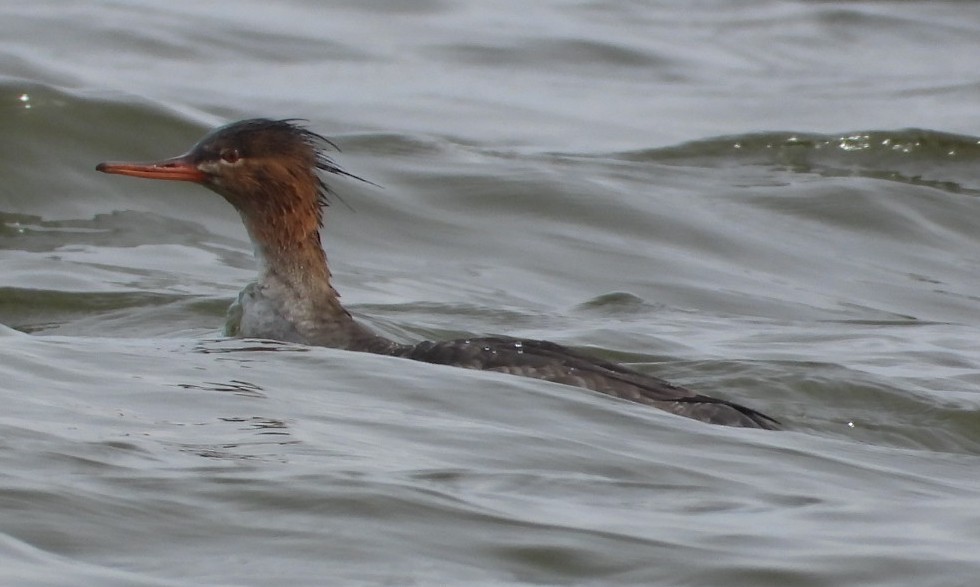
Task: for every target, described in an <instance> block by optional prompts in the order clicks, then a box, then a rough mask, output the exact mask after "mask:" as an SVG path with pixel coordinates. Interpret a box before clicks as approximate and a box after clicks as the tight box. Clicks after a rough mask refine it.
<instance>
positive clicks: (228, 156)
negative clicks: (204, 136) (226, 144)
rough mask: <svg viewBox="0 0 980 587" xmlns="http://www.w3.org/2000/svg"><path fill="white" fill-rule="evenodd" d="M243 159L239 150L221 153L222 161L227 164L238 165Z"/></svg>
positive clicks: (228, 150) (226, 150)
mask: <svg viewBox="0 0 980 587" xmlns="http://www.w3.org/2000/svg"><path fill="white" fill-rule="evenodd" d="M241 158H242V155H241V153H239V152H238V149H225V150H224V151H222V152H221V160H222V161H224V162H225V163H236V162H237V161H238V160H239V159H241Z"/></svg>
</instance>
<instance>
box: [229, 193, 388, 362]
mask: <svg viewBox="0 0 980 587" xmlns="http://www.w3.org/2000/svg"><path fill="white" fill-rule="evenodd" d="M304 195H306V196H307V197H305V198H299V197H297V198H295V199H292V200H291V201H285V202H284V201H283V200H282V199H276V200H272V199H261V200H253V201H251V202H250V203H249V204H248V205H240V206H236V207H238V208H239V212H240V213H241V216H242V220H243V222H244V223H245V227H246V228H247V229H248V233H249V236H250V237H251V239H252V243H253V245H254V246H255V256H256V259H257V261H258V264H259V267H258V269H259V279H258V286H259V288H260V290H261V291H262V295H263V297H264V298H265V299H266V300H268V301H270V302H271V303H272V304H273V305H274V306H275V311H276V312H277V313H278V314H279V315H280V316H281V318H282V319H283V320H285V321H286V322H288V323H289V325H290V326H291V327H292V330H294V331H295V332H296V334H297V338H298V339H299V340H298V341H297V342H302V343H305V344H311V345H316V346H329V347H336V348H345V349H350V350H361V351H368V352H377V353H390V352H392V351H393V349H394V348H396V347H397V344H396V343H394V342H392V341H389V340H387V339H385V338H383V337H381V336H378V335H376V334H374V333H372V332H371V331H370V330H368V329H367V328H365V327H364V326H362V325H360V324H358V323H357V322H355V321H354V319H353V318H352V317H351V315H350V313H349V312H348V311H347V310H346V309H344V307H343V306H342V305H341V304H340V296H339V295H338V294H337V291H336V290H335V289H334V288H333V286H332V285H331V283H330V269H329V267H328V266H327V257H326V254H325V253H324V252H323V248H322V246H321V245H320V209H319V206H318V204H317V200H316V199H315V193H314V194H304ZM310 196H313V197H310Z"/></svg>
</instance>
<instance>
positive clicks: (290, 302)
mask: <svg viewBox="0 0 980 587" xmlns="http://www.w3.org/2000/svg"><path fill="white" fill-rule="evenodd" d="M328 144H330V143H329V141H327V139H325V138H323V137H321V136H320V135H317V134H315V133H313V132H311V131H309V130H307V129H305V128H303V127H301V126H298V125H296V124H294V123H293V122H291V121H285V120H266V119H254V120H245V121H241V122H237V123H233V124H230V125H227V126H224V127H221V128H219V129H216V130H214V131H212V132H211V133H209V134H208V135H206V136H205V137H204V138H203V139H201V141H200V142H198V143H197V144H196V145H195V146H194V147H193V148H192V149H191V150H190V151H189V152H188V153H187V154H185V155H182V156H180V157H176V158H173V159H168V160H165V161H160V162H155V163H101V164H99V166H98V167H97V169H98V170H99V171H103V172H106V173H115V174H120V175H129V176H135V177H145V178H151V179H170V180H178V181H191V182H195V183H199V184H202V185H204V186H205V187H208V188H210V189H212V190H213V191H215V192H217V193H218V194H220V195H221V196H223V197H224V198H225V199H226V200H227V201H228V202H229V203H230V204H232V206H234V207H235V208H236V209H237V210H238V212H239V214H240V215H241V217H242V222H243V223H244V225H245V228H246V229H247V230H248V233H249V236H250V238H251V240H252V243H253V244H254V246H255V254H256V258H257V260H258V266H259V267H258V269H259V275H258V279H257V281H256V282H255V283H252V284H250V285H248V286H247V287H246V288H245V289H244V290H243V291H242V293H241V294H240V295H239V299H238V302H237V304H236V306H235V307H233V316H232V320H231V322H230V325H231V326H230V328H229V334H232V335H236V336H243V337H249V338H268V339H273V340H282V341H288V342H297V343H302V344H309V345H317V346H328V347H335V348H343V349H348V350H353V351H362V352H370V353H377V354H383V355H390V356H396V357H404V358H408V359H413V360H417V361H424V362H428V363H438V364H444V365H453V366H457V367H463V368H468V369H481V370H485V371H496V372H500V373H510V374H513V375H520V376H525V377H534V378H537V379H543V380H546V381H553V382H556V383H563V384H567V385H573V386H576V387H583V388H586V389H591V390H594V391H597V392H601V393H605V394H608V395H612V396H615V397H618V398H621V399H625V400H629V401H633V402H637V403H641V404H646V405H650V406H654V407H657V408H660V409H662V410H666V411H668V412H672V413H675V414H678V415H682V416H686V417H689V418H694V419H697V420H701V421H704V422H710V423H714V424H723V425H728V426H743V427H747V428H766V429H774V428H776V427H778V423H777V422H776V421H775V420H774V419H772V418H770V417H768V416H766V415H764V414H762V413H760V412H757V411H755V410H752V409H750V408H746V407H744V406H741V405H738V404H735V403H733V402H728V401H725V400H720V399H715V398H712V397H708V396H704V395H700V394H698V393H695V392H693V391H691V390H688V389H685V388H683V387H679V386H676V385H673V384H671V383H668V382H666V381H664V380H662V379H658V378H656V377H651V376H649V375H644V374H642V373H639V372H637V371H634V370H631V369H628V368H626V367H623V366H621V365H618V364H615V363H611V362H607V361H602V360H600V359H596V358H594V357H590V356H587V355H584V354H582V353H579V352H577V351H574V350H571V349H568V348H565V347H562V346H560V345H557V344H554V343H550V342H546V341H538V340H524V339H516V338H508V337H485V338H469V339H460V340H449V341H438V342H431V341H426V342H421V343H418V344H400V343H398V342H395V341H392V340H389V339H387V338H384V337H382V336H380V335H378V334H376V333H374V332H372V331H371V330H370V329H368V328H367V327H365V326H363V325H361V324H360V323H358V322H357V321H355V320H354V318H353V317H352V316H351V315H350V313H349V312H348V311H347V310H346V309H344V307H343V306H342V305H341V304H340V299H339V297H340V296H339V295H338V294H337V292H336V290H334V288H333V286H332V284H331V282H330V270H329V268H328V266H327V259H326V255H325V253H324V252H323V248H322V247H321V245H320V227H321V221H322V209H323V206H324V205H325V197H326V194H327V193H328V188H327V186H326V185H325V184H324V183H323V180H322V179H321V178H320V176H319V173H318V170H320V171H325V172H328V173H334V174H340V175H350V174H348V173H346V172H344V171H342V170H341V169H340V168H338V167H337V166H336V165H335V164H334V162H333V161H331V160H330V159H329V158H328V157H327V156H326V155H325V154H324V152H323V147H324V145H328ZM351 177H355V176H351ZM358 179H359V178H358Z"/></svg>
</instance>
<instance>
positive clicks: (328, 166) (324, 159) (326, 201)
mask: <svg viewBox="0 0 980 587" xmlns="http://www.w3.org/2000/svg"><path fill="white" fill-rule="evenodd" d="M275 122H277V123H279V124H284V125H286V126H288V127H289V128H290V129H291V130H292V131H293V132H295V133H296V134H298V135H299V136H300V137H302V139H303V142H305V143H306V144H307V145H309V146H310V147H312V148H313V152H314V156H315V158H316V163H315V165H316V168H317V169H319V170H321V171H325V172H327V173H332V174H334V175H343V176H346V177H350V178H352V179H356V180H358V181H362V182H364V183H366V184H370V185H373V186H375V187H381V186H379V185H378V184H376V183H374V182H373V181H369V180H366V179H364V178H363V177H359V176H357V175H354V174H353V173H349V172H347V171H344V170H343V169H341V167H340V165H338V164H337V162H335V161H334V160H333V159H332V158H331V157H330V156H329V155H327V153H326V149H327V148H328V147H330V148H332V149H334V150H335V151H337V152H338V153H340V152H341V151H340V147H338V146H337V144H336V143H334V142H333V141H331V140H330V139H328V138H327V137H325V136H323V135H321V134H319V133H317V132H313V131H312V130H310V129H308V128H306V126H304V124H305V123H308V122H309V121H308V120H306V119H305V118H285V119H282V120H277V121H275ZM317 183H318V184H319V189H318V192H319V201H320V205H321V206H324V207H326V206H329V205H330V198H331V197H334V198H337V199H338V200H340V202H341V203H343V204H344V205H345V206H347V208H349V209H350V210H353V209H354V208H352V207H351V205H350V204H348V203H347V202H345V201H344V199H343V198H341V197H340V194H338V193H337V192H335V191H334V190H333V189H331V188H330V186H329V185H327V182H325V181H324V180H323V178H322V177H319V178H318V179H317Z"/></svg>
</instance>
